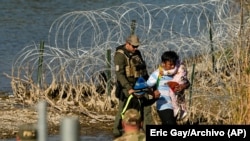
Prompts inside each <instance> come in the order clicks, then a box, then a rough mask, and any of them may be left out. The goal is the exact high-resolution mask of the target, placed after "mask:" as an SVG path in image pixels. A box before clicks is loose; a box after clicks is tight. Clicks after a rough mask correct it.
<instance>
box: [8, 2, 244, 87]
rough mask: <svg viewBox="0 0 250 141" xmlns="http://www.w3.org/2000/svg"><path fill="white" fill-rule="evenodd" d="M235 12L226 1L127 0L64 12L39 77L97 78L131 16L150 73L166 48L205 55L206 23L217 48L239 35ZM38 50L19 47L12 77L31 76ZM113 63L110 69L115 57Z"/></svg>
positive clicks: (127, 29) (52, 32)
mask: <svg viewBox="0 0 250 141" xmlns="http://www.w3.org/2000/svg"><path fill="white" fill-rule="evenodd" d="M238 13H239V9H237V7H236V6H235V4H234V3H232V2H231V1H229V0H209V1H206V2H201V3H198V4H182V5H167V6H161V7H160V6H156V5H152V4H143V3H140V2H128V3H124V4H123V5H121V6H115V7H110V8H103V9H99V10H93V11H73V12H70V13H66V14H64V15H62V16H60V17H58V18H57V19H55V21H54V22H53V24H52V25H51V27H50V29H49V37H48V39H49V44H46V43H45V47H44V50H43V51H44V52H43V79H42V80H43V82H46V83H48V84H50V83H51V81H52V80H54V81H56V82H58V83H60V82H65V81H67V82H69V83H72V84H75V85H77V83H79V81H80V82H88V81H90V80H94V81H95V79H92V78H93V77H94V78H95V76H97V75H98V74H99V73H100V72H104V71H105V70H106V69H107V68H106V64H107V63H106V61H107V59H106V57H105V55H106V51H107V50H108V49H111V50H112V51H111V52H112V56H113V54H114V51H115V47H117V46H118V45H121V44H124V43H125V39H126V37H127V36H128V35H129V34H130V32H131V29H130V25H131V21H132V20H135V21H136V27H135V33H136V34H137V35H138V36H139V37H140V40H141V46H140V50H141V51H142V54H143V56H144V58H145V60H146V62H147V65H148V69H149V72H152V71H153V69H154V68H155V66H156V65H157V64H158V63H159V61H160V60H159V59H160V57H159V56H161V53H162V52H163V51H164V50H175V51H177V52H178V54H180V57H181V58H182V59H185V58H188V57H190V56H195V55H199V54H207V53H209V52H210V40H209V29H210V26H212V30H213V45H214V48H215V49H218V48H219V47H220V46H219V45H221V44H225V43H228V41H230V40H231V39H232V38H234V37H235V36H237V33H238V32H239V27H240V23H239V21H237V20H234V18H235V17H236V15H237V14H238ZM209 21H211V23H212V25H210V24H209ZM229 32H230V33H229ZM39 54H40V52H39V45H36V44H34V45H30V46H26V47H25V48H24V49H23V50H21V51H20V52H19V54H18V55H17V56H16V58H15V61H14V63H13V65H12V68H13V76H16V75H19V76H18V77H25V76H28V75H27V74H26V73H27V72H29V74H31V76H33V77H34V78H35V77H36V71H37V66H38V63H39ZM112 59H113V58H112ZM111 63H112V64H111V66H112V72H113V71H114V69H113V68H114V66H113V60H112V61H111ZM62 73H63V76H64V77H62ZM20 74H23V75H20ZM112 77H114V76H113V75H112ZM23 79H25V78H23ZM26 79H27V78H26ZM94 81H93V82H94Z"/></svg>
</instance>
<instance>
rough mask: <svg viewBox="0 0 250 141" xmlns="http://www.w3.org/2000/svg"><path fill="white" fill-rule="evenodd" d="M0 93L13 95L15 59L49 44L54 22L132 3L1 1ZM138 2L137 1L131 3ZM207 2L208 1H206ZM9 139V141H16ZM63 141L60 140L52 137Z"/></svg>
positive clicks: (185, 0) (174, 0) (160, 1)
mask: <svg viewBox="0 0 250 141" xmlns="http://www.w3.org/2000/svg"><path fill="white" fill-rule="evenodd" d="M0 1H1V4H0V19H1V21H0V91H2V92H9V93H11V91H12V90H11V86H10V79H9V78H8V77H6V75H5V74H4V73H6V74H11V67H12V63H13V62H12V61H13V58H15V57H16V55H17V53H18V52H19V51H20V50H21V49H23V48H24V47H25V46H27V45H30V44H33V43H39V42H40V41H45V42H46V41H47V40H48V32H49V28H50V26H51V24H52V22H53V21H54V20H55V19H56V18H58V17H59V16H61V15H63V14H65V13H68V12H72V11H87V10H96V9H100V8H107V7H112V6H119V5H121V4H123V3H125V2H128V0H0ZM131 1H133V2H135V0H131ZM201 1H202V0H141V1H140V2H143V3H145V4H155V5H159V6H166V5H179V4H192V3H198V2H201ZM203 1H204V0H203ZM14 140H15V139H9V140H6V141H14ZM49 140H51V141H52V140H53V141H56V140H59V136H52V137H49ZM81 140H93V141H94V140H96V141H97V140H112V136H111V135H103V134H100V135H97V137H91V136H87V137H81Z"/></svg>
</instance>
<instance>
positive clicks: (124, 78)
mask: <svg viewBox="0 0 250 141" xmlns="http://www.w3.org/2000/svg"><path fill="white" fill-rule="evenodd" d="M139 45H140V41H139V38H138V36H137V35H135V34H132V35H130V36H128V37H127V39H126V43H125V44H123V45H120V46H118V47H117V48H116V52H115V55H114V64H115V74H116V79H117V83H116V92H115V95H116V97H117V98H118V99H119V106H118V112H117V114H116V117H115V121H114V127H113V135H114V137H119V136H121V135H122V126H121V112H122V110H123V107H124V102H125V101H126V99H127V98H128V97H129V95H131V94H133V93H134V92H135V90H134V89H133V86H134V84H135V82H136V80H137V79H138V78H139V77H143V78H144V79H145V80H147V79H148V72H147V70H146V64H145V62H144V60H143V58H142V55H141V52H140V51H139V50H138V48H139ZM145 97H147V98H150V96H149V95H148V94H145ZM144 117H145V118H144V127H145V125H146V124H151V123H152V121H153V120H152V115H151V106H145V107H144Z"/></svg>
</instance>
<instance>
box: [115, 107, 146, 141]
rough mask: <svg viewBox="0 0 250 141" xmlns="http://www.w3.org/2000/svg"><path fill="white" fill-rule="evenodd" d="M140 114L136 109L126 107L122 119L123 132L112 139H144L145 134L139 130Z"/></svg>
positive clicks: (122, 140) (140, 140) (124, 140)
mask: <svg viewBox="0 0 250 141" xmlns="http://www.w3.org/2000/svg"><path fill="white" fill-rule="evenodd" d="M140 119H141V116H140V113H139V112H138V110H136V109H128V110H127V111H126V112H125V114H124V118H123V119H122V126H123V129H124V134H123V135H122V136H121V137H118V138H116V139H115V140H114V141H145V140H146V135H145V133H144V132H142V131H140V124H141V120H140Z"/></svg>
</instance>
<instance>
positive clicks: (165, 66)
mask: <svg viewBox="0 0 250 141" xmlns="http://www.w3.org/2000/svg"><path fill="white" fill-rule="evenodd" d="M178 60H179V56H178V55H177V54H176V53H175V52H174V51H166V52H164V53H163V54H162V56H161V62H162V63H161V66H160V67H159V68H158V69H157V70H155V71H154V72H153V73H151V75H150V76H149V79H148V80H147V85H148V86H150V87H154V86H155V87H156V89H158V90H159V92H160V97H159V99H158V100H157V101H156V108H157V112H158V114H159V117H160V119H161V122H162V124H163V125H175V124H177V123H176V117H175V115H176V113H174V110H178V105H177V103H176V97H175V96H174V95H173V94H174V92H173V91H175V92H181V91H184V89H187V88H188V87H189V85H190V84H189V81H187V82H186V83H183V84H178V85H175V86H174V88H173V87H172V88H173V90H172V89H171V87H170V83H169V82H171V81H173V77H174V74H176V73H177V70H178V68H177V67H176V66H177V62H178ZM165 73H167V75H165ZM175 108H177V109H175Z"/></svg>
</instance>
